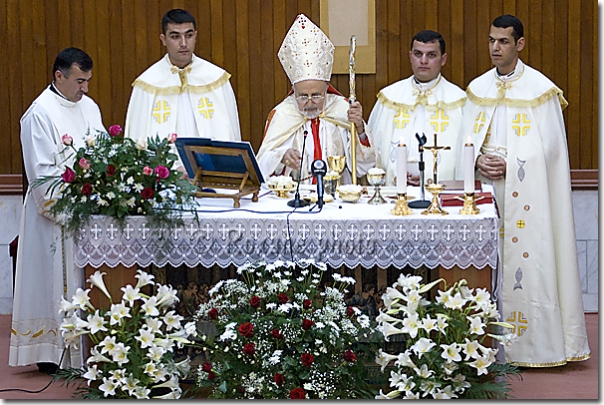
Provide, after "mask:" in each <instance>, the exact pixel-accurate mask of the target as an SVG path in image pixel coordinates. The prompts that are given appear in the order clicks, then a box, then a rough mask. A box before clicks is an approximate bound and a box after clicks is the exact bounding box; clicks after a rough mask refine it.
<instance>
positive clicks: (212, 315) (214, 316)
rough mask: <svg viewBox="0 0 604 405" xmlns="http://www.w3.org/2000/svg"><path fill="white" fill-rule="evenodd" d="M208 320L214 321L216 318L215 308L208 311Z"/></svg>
mask: <svg viewBox="0 0 604 405" xmlns="http://www.w3.org/2000/svg"><path fill="white" fill-rule="evenodd" d="M208 318H210V319H212V320H214V319H216V318H218V310H217V309H216V308H212V309H210V310H209V311H208Z"/></svg>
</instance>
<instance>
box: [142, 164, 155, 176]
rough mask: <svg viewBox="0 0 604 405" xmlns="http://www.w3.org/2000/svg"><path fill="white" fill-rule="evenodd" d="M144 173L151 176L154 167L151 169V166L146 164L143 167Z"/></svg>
mask: <svg viewBox="0 0 604 405" xmlns="http://www.w3.org/2000/svg"><path fill="white" fill-rule="evenodd" d="M143 173H144V174H146V175H147V176H151V175H152V174H153V169H151V168H150V167H149V166H145V167H143Z"/></svg>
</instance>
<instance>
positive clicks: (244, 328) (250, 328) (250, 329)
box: [239, 322, 254, 338]
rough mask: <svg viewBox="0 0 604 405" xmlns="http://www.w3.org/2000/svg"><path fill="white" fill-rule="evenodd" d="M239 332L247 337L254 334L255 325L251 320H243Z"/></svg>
mask: <svg viewBox="0 0 604 405" xmlns="http://www.w3.org/2000/svg"><path fill="white" fill-rule="evenodd" d="M239 334H240V335H241V336H244V337H246V338H250V337H252V336H254V325H252V324H251V323H249V322H243V323H242V324H241V325H239Z"/></svg>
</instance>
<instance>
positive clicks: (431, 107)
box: [377, 91, 466, 112]
mask: <svg viewBox="0 0 604 405" xmlns="http://www.w3.org/2000/svg"><path fill="white" fill-rule="evenodd" d="M377 99H378V100H379V101H380V102H381V103H382V104H383V105H384V107H386V108H390V109H391V110H395V111H398V110H401V109H404V110H411V111H413V110H415V107H416V106H417V105H423V106H425V107H426V110H427V111H431V112H434V111H438V110H445V111H451V110H455V109H457V108H461V107H463V106H464V105H466V98H465V97H464V98H460V99H459V100H456V101H452V102H450V103H445V102H444V101H437V102H436V104H428V102H427V100H423V102H421V103H420V102H417V101H416V103H415V104H413V105H411V104H404V103H397V102H396V101H392V100H390V99H389V98H387V97H386V96H385V95H384V94H383V93H382V92H381V91H380V92H379V93H378V95H377Z"/></svg>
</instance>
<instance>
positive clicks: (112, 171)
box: [107, 165, 115, 176]
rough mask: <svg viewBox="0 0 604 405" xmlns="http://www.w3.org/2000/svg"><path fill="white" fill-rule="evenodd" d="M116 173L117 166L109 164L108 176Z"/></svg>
mask: <svg viewBox="0 0 604 405" xmlns="http://www.w3.org/2000/svg"><path fill="white" fill-rule="evenodd" d="M114 174H115V166H113V165H107V176H113V175H114Z"/></svg>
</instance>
